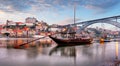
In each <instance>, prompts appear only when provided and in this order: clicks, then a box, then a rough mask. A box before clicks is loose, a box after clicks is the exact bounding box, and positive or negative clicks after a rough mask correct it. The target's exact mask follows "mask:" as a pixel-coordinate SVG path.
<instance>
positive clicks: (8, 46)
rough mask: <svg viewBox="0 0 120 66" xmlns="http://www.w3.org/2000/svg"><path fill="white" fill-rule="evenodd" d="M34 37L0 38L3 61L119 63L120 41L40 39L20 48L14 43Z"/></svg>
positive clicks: (7, 65)
mask: <svg viewBox="0 0 120 66" xmlns="http://www.w3.org/2000/svg"><path fill="white" fill-rule="evenodd" d="M31 40H33V39H19V40H13V39H10V40H6V39H4V40H0V42H1V44H0V46H1V48H0V50H1V51H0V65H1V66H16V65H17V66H110V65H111V66H119V63H120V59H119V54H120V53H119V50H120V48H119V47H120V45H119V44H120V43H119V42H109V43H103V44H99V43H94V44H90V45H77V46H64V47H60V46H56V44H53V43H48V42H46V43H44V42H43V43H42V42H41V41H40V40H38V41H35V42H31V43H29V44H26V45H24V46H21V47H20V48H19V49H16V48H14V47H13V46H17V45H20V44H22V43H26V42H29V41H31ZM2 46H4V47H2ZM46 63H47V64H46Z"/></svg>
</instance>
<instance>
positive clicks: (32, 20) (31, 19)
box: [25, 17, 37, 23]
mask: <svg viewBox="0 0 120 66" xmlns="http://www.w3.org/2000/svg"><path fill="white" fill-rule="evenodd" d="M25 22H26V23H36V22H37V19H36V18H34V17H28V18H26V19H25Z"/></svg>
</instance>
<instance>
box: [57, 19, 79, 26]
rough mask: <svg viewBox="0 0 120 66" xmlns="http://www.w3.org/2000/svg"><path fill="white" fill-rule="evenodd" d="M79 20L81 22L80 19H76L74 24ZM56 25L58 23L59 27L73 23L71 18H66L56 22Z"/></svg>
mask: <svg viewBox="0 0 120 66" xmlns="http://www.w3.org/2000/svg"><path fill="white" fill-rule="evenodd" d="M79 20H81V19H79V18H76V22H77V21H79ZM56 23H59V24H60V25H66V24H73V23H74V19H73V18H66V19H64V20H61V21H59V22H56Z"/></svg>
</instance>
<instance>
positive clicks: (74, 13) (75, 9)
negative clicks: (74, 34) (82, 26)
mask: <svg viewBox="0 0 120 66" xmlns="http://www.w3.org/2000/svg"><path fill="white" fill-rule="evenodd" d="M75 16H76V5H75V3H74V25H75V22H76V20H75Z"/></svg>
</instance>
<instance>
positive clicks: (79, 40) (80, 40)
mask: <svg viewBox="0 0 120 66" xmlns="http://www.w3.org/2000/svg"><path fill="white" fill-rule="evenodd" d="M75 11H76V10H75V7H74V25H73V26H71V25H69V26H66V27H65V28H63V30H62V31H61V34H62V35H63V37H61V38H59V37H53V36H49V37H50V38H51V39H52V40H54V41H55V42H56V43H57V44H58V45H76V44H79V45H80V44H91V42H92V38H90V37H89V38H88V36H85V34H84V36H83V35H82V34H79V35H82V36H83V37H82V36H79V37H78V36H76V28H77V26H76V24H75V21H76V20H75ZM62 35H61V36H62Z"/></svg>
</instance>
